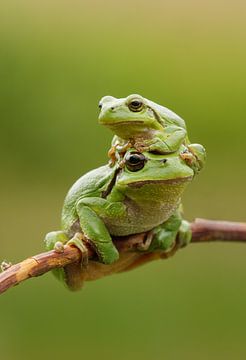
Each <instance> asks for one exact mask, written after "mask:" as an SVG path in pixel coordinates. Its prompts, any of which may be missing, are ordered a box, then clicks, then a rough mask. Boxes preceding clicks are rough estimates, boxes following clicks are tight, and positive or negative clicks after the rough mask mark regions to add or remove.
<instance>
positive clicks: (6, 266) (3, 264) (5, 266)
mask: <svg viewBox="0 0 246 360" xmlns="http://www.w3.org/2000/svg"><path fill="white" fill-rule="evenodd" d="M11 266H12V263H11V262H10V261H7V260H3V261H2V262H1V265H0V268H1V271H5V270H8V269H9V268H10V267H11Z"/></svg>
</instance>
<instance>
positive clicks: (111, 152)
mask: <svg viewBox="0 0 246 360" xmlns="http://www.w3.org/2000/svg"><path fill="white" fill-rule="evenodd" d="M108 157H109V166H110V167H113V166H114V164H115V163H116V161H117V157H116V146H115V145H114V146H112V147H111V148H110V149H109V151H108Z"/></svg>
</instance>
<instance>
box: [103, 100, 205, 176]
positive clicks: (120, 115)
mask: <svg viewBox="0 0 246 360" xmlns="http://www.w3.org/2000/svg"><path fill="white" fill-rule="evenodd" d="M99 108H100V114H99V123H100V124H102V125H104V126H106V127H108V128H109V129H110V130H112V131H113V133H114V134H115V136H114V138H113V141H112V146H111V149H110V150H109V156H110V158H111V160H112V162H114V161H116V158H117V155H120V154H124V153H125V151H126V149H127V148H129V147H134V148H135V149H136V150H138V151H140V152H142V151H149V152H153V153H158V154H169V153H173V152H176V151H177V150H178V149H179V148H180V146H181V144H184V145H185V146H186V151H185V155H183V153H181V154H180V156H183V159H184V160H185V161H187V162H188V163H189V165H190V166H192V167H193V169H194V170H195V171H199V170H200V169H201V168H202V166H203V164H204V162H205V150H204V148H203V146H201V145H200V144H190V141H189V139H188V135H187V130H186V125H185V121H184V120H183V119H182V118H181V117H180V116H178V115H177V114H175V113H174V112H173V111H171V110H169V109H167V108H166V107H164V106H161V105H158V104H156V103H154V102H153V101H150V100H148V99H146V98H144V97H142V96H141V95H137V94H132V95H129V96H128V97H126V98H120V99H117V98H115V97H113V96H104V97H103V98H102V99H101V100H100V102H99Z"/></svg>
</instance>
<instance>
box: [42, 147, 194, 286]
mask: <svg viewBox="0 0 246 360" xmlns="http://www.w3.org/2000/svg"><path fill="white" fill-rule="evenodd" d="M183 147H184V146H183V145H182V146H181V149H180V151H182V150H183ZM134 154H135V155H134ZM135 156H137V157H139V156H141V157H142V158H141V161H139V163H138V164H137V165H136V164H135V163H134V161H133V160H134V159H133V158H134V157H135ZM143 159H144V160H143ZM132 162H133V164H132ZM139 164H140V166H139ZM193 176H194V171H193V169H192V168H191V167H190V166H188V165H187V163H186V162H185V161H184V160H183V159H182V158H181V157H180V156H179V154H177V153H173V154H168V155H165V156H163V155H157V154H152V153H146V152H145V153H143V154H141V153H137V154H136V150H135V149H130V150H128V151H127V153H126V154H125V156H124V159H123V161H121V164H120V165H119V163H116V164H115V165H114V166H113V167H112V166H110V165H105V166H102V167H99V168H97V169H95V170H92V171H90V172H89V173H87V174H85V175H84V176H82V177H81V178H80V179H78V180H77V181H76V182H75V184H74V185H73V186H72V188H71V189H70V190H69V192H68V194H67V196H66V198H65V202H64V207H63V211H62V230H61V231H54V232H51V233H48V234H47V235H46V238H45V244H46V248H47V250H51V249H54V248H57V244H59V245H60V244H61V243H62V244H65V243H68V242H69V243H70V244H74V245H76V246H78V247H79V248H80V249H81V251H82V255H83V251H84V247H83V242H82V241H81V239H80V238H79V237H78V233H83V236H84V239H85V240H86V241H87V242H89V243H90V244H91V246H92V247H93V248H94V250H95V252H96V253H97V255H98V258H99V261H100V262H102V263H104V264H111V263H113V262H115V261H117V260H118V258H119V253H118V251H117V249H116V248H115V246H114V244H113V242H112V238H111V236H125V235H130V234H136V233H141V232H147V231H150V230H152V234H153V235H154V236H153V238H152V241H151V243H150V246H149V248H147V249H146V248H143V249H142V251H155V250H163V251H167V250H168V249H170V248H172V246H173V245H174V242H175V239H176V237H177V234H178V233H179V239H180V242H181V243H182V244H181V245H185V244H186V243H188V242H189V241H190V238H191V231H190V228H189V224H188V223H187V222H186V221H184V220H182V217H181V211H180V197H181V194H182V193H183V191H184V189H185V187H186V185H187V184H188V183H189V182H190V181H191V180H192V178H193ZM56 274H57V275H58V276H59V277H60V278H62V279H64V276H63V275H64V274H63V270H62V269H59V270H57V271H56Z"/></svg>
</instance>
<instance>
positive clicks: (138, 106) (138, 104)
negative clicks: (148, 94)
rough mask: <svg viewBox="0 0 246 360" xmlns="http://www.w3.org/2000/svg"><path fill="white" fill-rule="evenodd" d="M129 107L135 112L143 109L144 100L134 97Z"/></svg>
mask: <svg viewBox="0 0 246 360" xmlns="http://www.w3.org/2000/svg"><path fill="white" fill-rule="evenodd" d="M128 107H129V109H130V110H131V111H133V112H138V111H141V110H142V108H143V102H142V101H141V100H140V99H133V100H131V101H130V102H129V104H128Z"/></svg>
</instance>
